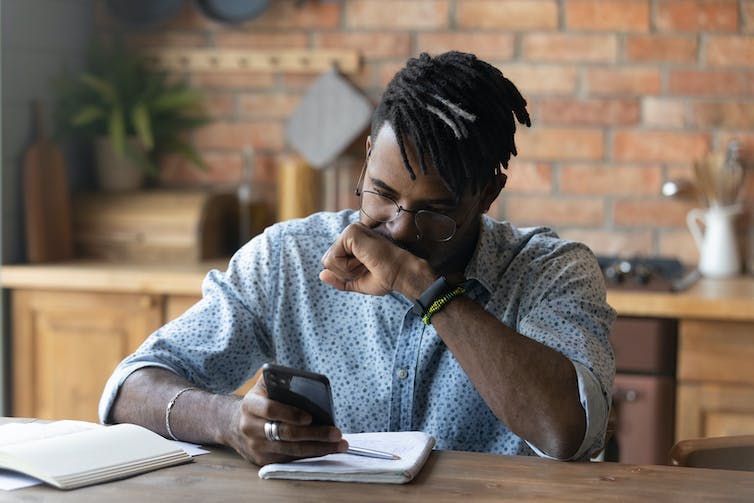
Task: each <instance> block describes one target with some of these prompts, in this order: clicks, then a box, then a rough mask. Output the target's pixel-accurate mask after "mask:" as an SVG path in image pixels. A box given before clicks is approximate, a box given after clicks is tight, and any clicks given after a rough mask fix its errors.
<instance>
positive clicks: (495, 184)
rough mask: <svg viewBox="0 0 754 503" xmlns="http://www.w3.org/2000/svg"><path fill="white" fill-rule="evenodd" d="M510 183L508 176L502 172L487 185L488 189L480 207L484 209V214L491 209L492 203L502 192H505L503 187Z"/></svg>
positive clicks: (483, 195)
mask: <svg viewBox="0 0 754 503" xmlns="http://www.w3.org/2000/svg"><path fill="white" fill-rule="evenodd" d="M507 181H508V175H506V174H505V173H503V172H502V170H501V171H500V173H498V174H497V175H495V178H493V179H492V180H491V181H490V183H488V184H487V187H485V189H484V192H483V193H482V199H481V203H480V207H481V208H482V212H484V213H486V212H487V210H488V209H490V206H492V203H493V202H494V201H495V199H497V196H499V195H500V191H501V190H503V187H505V182H507Z"/></svg>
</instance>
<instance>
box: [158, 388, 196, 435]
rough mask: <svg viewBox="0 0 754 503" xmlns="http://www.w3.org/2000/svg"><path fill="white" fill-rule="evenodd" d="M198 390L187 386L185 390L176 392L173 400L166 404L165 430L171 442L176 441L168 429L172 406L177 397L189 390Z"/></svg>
mask: <svg viewBox="0 0 754 503" xmlns="http://www.w3.org/2000/svg"><path fill="white" fill-rule="evenodd" d="M194 389H195V390H198V389H199V388H195V387H193V386H189V387H187V388H183V389H181V390H178V393H176V394H175V395H173V398H171V399H170V401H169V402H168V406H167V407H166V408H165V429H166V430H167V432H168V436H169V437H170V438H171V439H173V440H178V439H177V438H176V437H175V435H173V431H172V430H171V429H170V411H172V410H173V405H175V401H176V400H178V397H179V396H181V395H182V394H184V393H185V392H187V391H191V390H194Z"/></svg>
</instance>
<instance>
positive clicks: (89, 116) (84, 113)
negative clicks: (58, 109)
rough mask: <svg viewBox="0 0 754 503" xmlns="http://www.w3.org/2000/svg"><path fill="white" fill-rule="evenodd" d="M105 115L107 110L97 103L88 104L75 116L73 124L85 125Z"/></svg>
mask: <svg viewBox="0 0 754 503" xmlns="http://www.w3.org/2000/svg"><path fill="white" fill-rule="evenodd" d="M104 117H105V110H104V109H103V108H102V107H99V106H95V105H87V106H84V108H82V109H81V111H80V112H79V113H77V114H76V115H74V116H73V119H71V124H73V125H74V126H85V125H87V124H91V123H92V122H94V121H96V120H99V119H102V118H104Z"/></svg>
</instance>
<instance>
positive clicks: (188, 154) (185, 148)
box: [166, 138, 209, 173]
mask: <svg viewBox="0 0 754 503" xmlns="http://www.w3.org/2000/svg"><path fill="white" fill-rule="evenodd" d="M168 149H169V150H170V151H172V152H177V153H179V154H181V155H182V156H183V157H185V158H186V159H188V160H189V161H190V162H191V163H192V164H194V166H196V167H197V168H199V169H200V170H202V171H204V172H205V173H206V172H207V171H209V166H208V165H207V163H206V162H204V159H202V157H201V156H200V155H199V152H197V151H196V149H195V148H194V147H193V145H191V144H190V143H188V142H186V141H183V140H180V139H178V138H175V139H173V140H172V141H170V142H169V143H168V144H167V145H166V150H168Z"/></svg>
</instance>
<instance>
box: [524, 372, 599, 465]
mask: <svg viewBox="0 0 754 503" xmlns="http://www.w3.org/2000/svg"><path fill="white" fill-rule="evenodd" d="M572 363H573V367H574V368H575V369H576V378H577V379H578V384H579V400H580V401H581V406H582V407H583V408H584V414H585V415H586V433H585V434H584V440H582V442H581V446H580V447H579V449H578V450H577V451H576V453H575V454H574V455H573V456H571V457H570V458H556V457H553V456H550V455H549V454H545V453H544V452H542V451H541V450H539V449H537V448H536V447H535V446H534V445H532V444H531V442H529V441H526V443H527V445H528V446H529V447H530V448H531V449H532V450H533V451H534V452H535V453H536V454H537V456H540V457H543V458H547V459H554V460H558V461H574V460H577V459H581V458H585V457H588V456H587V455H588V454H590V453H591V452H593V451H595V450H597V449H600V448H601V447H602V444H603V443H604V440H605V430H606V428H607V417H608V403H607V400H606V399H605V395H604V393H603V392H602V387H601V386H600V383H599V381H597V378H596V377H595V376H594V374H593V373H592V372H591V371H590V370H589V369H588V368H586V367H585V366H584V365H582V364H580V363H577V362H572Z"/></svg>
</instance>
